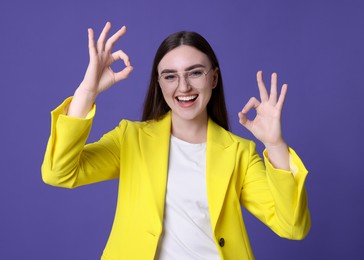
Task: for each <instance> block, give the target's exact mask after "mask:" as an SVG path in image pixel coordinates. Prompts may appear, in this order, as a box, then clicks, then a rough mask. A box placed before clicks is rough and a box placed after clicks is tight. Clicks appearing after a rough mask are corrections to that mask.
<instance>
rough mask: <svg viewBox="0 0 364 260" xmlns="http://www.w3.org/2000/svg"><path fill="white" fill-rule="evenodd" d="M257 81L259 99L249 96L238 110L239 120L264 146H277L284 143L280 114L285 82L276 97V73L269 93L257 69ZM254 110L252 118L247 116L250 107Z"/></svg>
mask: <svg viewBox="0 0 364 260" xmlns="http://www.w3.org/2000/svg"><path fill="white" fill-rule="evenodd" d="M257 82H258V88H259V93H260V99H261V101H259V100H257V99H256V98H255V97H252V98H250V100H249V101H248V103H247V104H246V105H245V106H244V108H243V109H242V110H241V112H239V122H240V124H242V125H243V126H244V127H246V128H247V129H248V130H249V131H250V132H251V133H252V134H253V135H254V136H255V137H256V138H257V139H258V140H259V141H261V142H262V143H263V144H264V145H265V147H269V146H277V145H280V144H283V143H284V140H283V137H282V128H281V114H282V107H283V103H284V99H285V96H286V93H287V84H284V85H283V86H282V89H281V93H280V95H279V97H278V91H277V74H276V73H273V74H272V77H271V88H270V95H268V92H267V89H266V87H265V84H264V82H263V73H262V72H261V71H258V73H257ZM253 108H254V109H255V110H256V116H255V118H254V119H253V120H249V119H248V117H247V114H248V112H249V111H250V110H251V109H253Z"/></svg>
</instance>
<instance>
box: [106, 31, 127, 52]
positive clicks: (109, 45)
mask: <svg viewBox="0 0 364 260" xmlns="http://www.w3.org/2000/svg"><path fill="white" fill-rule="evenodd" d="M125 33H126V27H125V26H123V27H121V29H120V30H119V31H117V32H116V33H115V34H114V35H113V36H111V37H110V38H109V39H108V40H107V42H106V45H105V51H107V52H111V50H112V48H113V47H114V44H115V43H116V42H117V41H118V40H119V39H120V38H121V36H123V35H124V34H125Z"/></svg>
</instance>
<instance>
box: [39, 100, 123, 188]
mask: <svg viewBox="0 0 364 260" xmlns="http://www.w3.org/2000/svg"><path fill="white" fill-rule="evenodd" d="M71 100H72V98H68V99H66V100H65V101H64V102H63V103H62V104H61V105H60V106H59V107H57V108H56V109H55V110H53V111H52V112H51V133H50V137H49V140H48V144H47V148H46V152H45V156H44V160H43V164H42V167H41V171H42V178H43V181H44V182H45V183H47V184H50V185H53V186H59V187H64V188H74V187H77V186H81V185H86V184H90V183H95V182H100V181H105V180H111V179H115V178H118V177H119V163H120V160H119V158H120V154H119V150H120V137H121V136H122V135H123V130H122V129H123V128H122V127H120V125H119V127H117V128H115V129H114V130H112V131H110V132H109V133H107V134H105V135H104V136H103V137H102V138H101V139H100V140H99V141H97V142H95V143H92V144H87V145H86V141H87V138H88V136H89V133H90V130H91V126H92V120H93V118H94V115H95V112H96V107H95V105H94V106H93V108H92V110H91V111H90V112H89V114H88V115H87V117H86V118H85V119H81V118H74V117H70V116H67V115H66V111H67V109H68V106H69V103H70V102H71ZM121 124H122V123H121Z"/></svg>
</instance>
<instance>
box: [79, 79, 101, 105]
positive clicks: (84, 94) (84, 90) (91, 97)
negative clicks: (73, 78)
mask: <svg viewBox="0 0 364 260" xmlns="http://www.w3.org/2000/svg"><path fill="white" fill-rule="evenodd" d="M97 95H98V93H97V92H95V91H92V90H90V88H88V87H87V86H86V84H84V83H83V82H81V84H80V85H79V86H78V88H77V89H76V91H75V93H74V96H75V97H76V96H77V97H80V98H82V99H84V100H87V101H89V102H92V103H94V102H95V100H96V97H97Z"/></svg>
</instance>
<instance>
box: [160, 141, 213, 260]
mask: <svg viewBox="0 0 364 260" xmlns="http://www.w3.org/2000/svg"><path fill="white" fill-rule="evenodd" d="M157 259H159V260H175V259H183V260H185V259H193V260H201V259H209V260H214V259H220V257H219V254H218V251H217V248H216V245H215V243H214V239H213V236H212V229H211V223H210V214H209V209H208V204H207V192H206V143H202V144H191V143H187V142H185V141H183V140H180V139H178V138H176V137H174V136H171V143H170V151H169V167H168V182H167V194H166V205H165V213H164V232H163V236H162V238H161V241H160V244H159V256H158V257H157Z"/></svg>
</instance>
